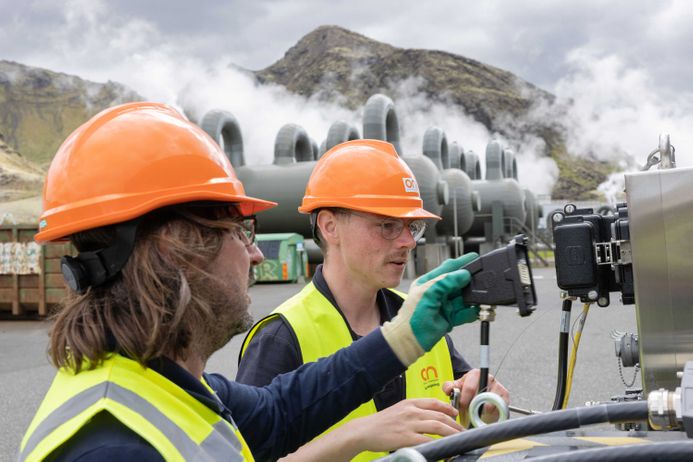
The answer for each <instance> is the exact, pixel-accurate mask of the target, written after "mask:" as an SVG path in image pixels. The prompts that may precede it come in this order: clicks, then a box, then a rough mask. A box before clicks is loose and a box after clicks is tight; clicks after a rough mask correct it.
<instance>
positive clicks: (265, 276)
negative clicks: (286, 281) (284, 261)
mask: <svg viewBox="0 0 693 462" xmlns="http://www.w3.org/2000/svg"><path fill="white" fill-rule="evenodd" d="M278 271H279V262H278V261H276V260H265V261H263V262H262V263H260V264H259V265H258V266H256V267H255V275H256V276H257V280H258V281H278V280H279V273H278Z"/></svg>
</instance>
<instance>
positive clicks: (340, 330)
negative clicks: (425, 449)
mask: <svg viewBox="0 0 693 462" xmlns="http://www.w3.org/2000/svg"><path fill="white" fill-rule="evenodd" d="M393 292H395V293H396V294H397V295H399V296H401V297H402V298H404V297H405V295H404V294H401V293H399V292H396V291H393ZM277 317H281V318H283V319H284V320H285V321H286V322H287V324H289V326H290V327H291V329H292V330H293V332H294V334H295V335H296V338H297V339H298V343H299V347H300V351H301V358H302V360H303V362H304V363H307V362H311V361H317V360H318V359H320V358H323V357H325V356H329V355H331V354H333V353H335V352H336V351H338V350H340V349H342V348H344V347H347V346H349V345H351V343H352V342H353V340H352V338H351V334H350V333H349V328H348V326H347V324H346V322H345V321H344V318H343V317H342V315H341V314H340V313H339V312H338V311H337V310H336V309H335V308H334V306H333V305H332V303H331V302H330V301H329V300H328V299H327V298H325V296H324V295H322V294H321V293H320V291H318V290H317V289H316V288H315V286H314V285H313V283H312V282H311V283H310V284H308V285H306V286H305V287H304V288H303V290H301V291H300V292H299V293H298V294H296V295H294V296H293V297H291V298H290V299H288V300H287V301H286V302H284V303H282V304H281V305H280V306H279V307H278V308H277V309H275V310H274V311H272V313H271V314H270V315H269V316H267V317H265V318H263V319H262V320H260V321H259V322H258V323H257V324H255V326H253V328H252V329H251V330H250V332H248V335H247V336H246V338H245V340H244V341H243V346H242V347H241V356H242V355H243V353H244V352H245V349H246V348H247V345H248V344H249V343H250V340H251V339H252V337H253V336H254V335H255V334H256V333H257V332H258V331H259V330H261V329H262V328H263V327H264V326H265V325H266V324H267V323H268V322H269V321H270V320H272V319H275V318H277ZM328 332H329V334H328ZM448 380H453V371H452V361H451V359H450V350H449V349H448V345H447V342H446V340H445V339H444V338H443V339H441V340H440V341H439V342H438V343H436V345H435V346H434V347H433V348H432V349H431V351H429V352H428V353H426V354H425V355H424V356H422V357H421V358H419V359H418V360H417V361H416V362H415V363H414V364H412V365H411V366H409V368H408V369H407V371H406V373H405V382H406V397H407V398H437V399H440V400H441V401H443V402H446V403H447V402H450V398H449V397H448V396H447V395H446V394H445V393H443V389H442V384H443V383H444V382H445V381H448ZM376 412H377V409H376V407H375V403H374V402H373V400H370V401H368V402H366V403H364V404H362V405H361V406H359V407H358V408H356V409H355V410H354V411H352V412H351V413H349V414H348V415H347V416H346V417H345V418H344V419H342V420H341V421H339V422H338V423H336V424H335V425H333V426H332V427H331V428H329V429H328V430H327V431H325V432H324V433H323V434H325V433H328V432H330V431H332V430H334V429H335V428H337V427H339V426H340V425H343V424H345V423H346V422H348V421H350V420H353V419H357V418H359V417H366V416H368V415H371V414H375V413H376ZM386 455H387V453H374V452H362V453H361V454H359V455H358V456H357V457H356V458H355V459H353V460H356V461H366V460H372V459H375V458H378V457H384V456H386Z"/></svg>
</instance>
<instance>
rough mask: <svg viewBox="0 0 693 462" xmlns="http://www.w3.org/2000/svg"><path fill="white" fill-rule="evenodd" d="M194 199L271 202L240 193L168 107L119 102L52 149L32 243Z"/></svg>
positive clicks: (226, 167)
mask: <svg viewBox="0 0 693 462" xmlns="http://www.w3.org/2000/svg"><path fill="white" fill-rule="evenodd" d="M194 201H219V202H226V203H233V204H236V207H237V208H238V209H239V212H240V213H241V214H243V215H253V214H255V213H256V212H259V211H261V210H264V209H268V208H270V207H274V206H275V205H277V204H276V203H274V202H269V201H264V200H261V199H255V198H253V197H248V196H246V194H245V191H244V189H243V185H242V184H241V182H240V181H239V180H238V178H237V177H236V174H235V172H234V171H233V167H231V163H230V162H229V160H228V159H227V157H226V156H225V155H224V152H223V151H222V150H221V148H220V147H219V146H218V145H217V144H216V143H215V142H214V141H213V140H212V139H211V138H210V137H209V136H208V135H207V134H206V133H205V132H204V131H202V129H200V128H199V127H197V126H196V125H194V124H192V123H191V122H189V121H188V120H186V119H185V117H183V116H182V115H181V114H180V113H179V112H177V111H176V110H175V109H173V108H172V107H170V106H168V105H165V104H161V103H151V102H138V103H129V104H123V105H120V106H115V107H112V108H109V109H106V110H104V111H102V112H100V113H99V114H97V115H95V116H94V117H92V118H91V119H90V120H89V121H88V122H86V123H85V124H83V125H82V126H80V127H79V128H77V129H76V130H75V131H74V132H73V133H72V134H71V135H70V136H68V138H67V139H66V140H65V142H64V143H63V144H62V145H61V146H60V148H59V149H58V152H57V153H56V155H55V157H54V158H53V161H52V162H51V165H50V168H49V169H48V174H47V176H46V182H45V184H44V188H43V210H44V211H43V214H42V215H41V218H40V223H39V232H38V234H36V236H35V240H36V242H39V243H44V242H50V241H55V240H64V239H67V238H68V237H69V236H70V235H71V234H74V233H76V232H80V231H86V230H88V229H92V228H97V227H100V226H105V225H110V224H115V223H121V222H125V221H128V220H131V219H134V218H137V217H139V216H142V215H144V214H146V213H148V212H150V211H152V210H155V209H158V208H161V207H165V206H169V205H174V204H182V203H186V202H194Z"/></svg>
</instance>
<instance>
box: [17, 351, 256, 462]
mask: <svg viewBox="0 0 693 462" xmlns="http://www.w3.org/2000/svg"><path fill="white" fill-rule="evenodd" d="M101 411H107V412H109V413H110V414H112V415H113V416H114V417H116V418H117V419H118V420H119V421H121V422H122V423H123V424H124V425H126V426H127V427H128V428H130V429H131V430H132V431H133V432H135V433H137V434H138V435H139V436H141V437H142V438H144V439H145V440H146V441H147V442H149V444H151V445H152V447H154V448H155V449H156V450H157V451H158V452H159V453H160V454H161V455H162V456H163V457H164V458H165V459H166V460H179V461H186V460H203V461H215V460H233V461H242V460H253V459H252V455H251V454H250V450H249V449H248V447H247V445H246V443H245V441H244V440H243V438H242V437H241V436H240V433H239V432H238V430H237V429H235V428H234V427H233V426H232V425H231V424H230V423H229V422H227V421H225V420H224V419H222V418H221V417H220V416H219V415H218V414H216V413H215V412H214V411H212V410H211V409H209V408H207V407H206V406H205V405H204V404H202V403H200V402H199V401H197V400H196V399H195V398H193V397H192V396H190V395H189V394H188V393H187V392H185V390H183V389H181V388H180V387H178V386H177V385H175V384H174V383H173V382H171V381H169V380H168V379H166V378H165V377H163V376H161V375H159V374H157V373H156V372H154V371H152V370H151V369H144V368H143V367H141V366H140V365H139V364H138V363H136V362H135V361H132V360H129V359H126V358H123V357H122V356H118V355H114V356H113V357H112V358H110V359H108V360H106V361H104V363H103V364H102V365H101V366H99V367H97V368H96V369H94V370H91V371H82V372H80V373H79V374H73V373H70V372H67V371H65V370H61V371H59V372H58V374H57V376H56V378H55V380H54V381H53V384H52V385H51V388H50V389H49V391H48V393H47V394H46V398H45V399H44V401H43V403H42V404H41V407H40V408H39V410H38V412H37V413H36V416H35V417H34V420H33V421H32V423H31V425H30V426H29V430H28V431H27V434H26V435H25V437H24V439H23V441H22V445H21V448H20V455H19V460H43V459H44V458H45V457H47V456H48V455H49V454H51V453H52V452H53V451H54V450H55V449H57V448H58V447H60V446H61V445H62V444H64V443H65V442H66V441H68V440H69V439H70V438H71V437H72V436H73V435H74V434H75V433H76V432H77V431H79V429H80V428H82V427H83V426H84V425H85V424H87V423H88V422H89V421H90V420H91V418H92V417H93V416H94V415H96V414H97V413H99V412H101Z"/></svg>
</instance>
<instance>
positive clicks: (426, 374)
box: [421, 366, 438, 382]
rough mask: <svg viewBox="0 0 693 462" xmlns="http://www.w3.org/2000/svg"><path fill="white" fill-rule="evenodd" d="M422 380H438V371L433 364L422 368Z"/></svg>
mask: <svg viewBox="0 0 693 462" xmlns="http://www.w3.org/2000/svg"><path fill="white" fill-rule="evenodd" d="M421 380H423V381H424V382H428V381H429V380H438V371H437V370H436V368H435V367H433V366H428V367H424V368H423V369H421Z"/></svg>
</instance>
